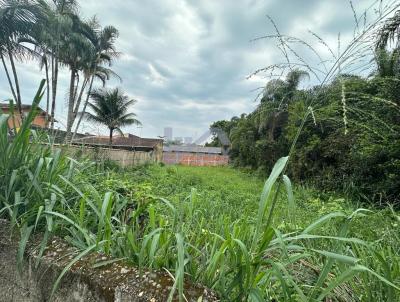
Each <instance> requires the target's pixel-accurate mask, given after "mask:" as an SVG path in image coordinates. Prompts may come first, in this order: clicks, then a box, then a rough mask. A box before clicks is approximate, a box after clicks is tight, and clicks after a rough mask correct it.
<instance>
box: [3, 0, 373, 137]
mask: <svg viewBox="0 0 400 302" xmlns="http://www.w3.org/2000/svg"><path fill="white" fill-rule="evenodd" d="M353 2H354V5H355V9H356V10H357V11H358V12H359V13H361V12H362V10H363V9H364V8H365V7H367V6H368V5H369V4H370V3H371V0H362V1H361V0H355V1H353ZM80 10H81V13H82V14H83V15H84V16H86V17H90V16H92V15H97V17H98V18H99V20H100V21H101V23H102V24H103V25H109V24H110V25H114V26H115V27H117V28H118V29H119V31H120V37H119V39H118V42H117V47H118V50H119V51H121V52H122V53H123V56H122V57H121V58H120V59H119V60H118V62H116V63H115V64H114V66H113V68H114V70H115V71H116V72H117V73H118V74H119V75H120V76H121V77H122V78H123V82H122V83H118V82H110V83H109V86H120V87H122V88H123V89H124V90H125V91H126V93H127V94H129V95H130V96H131V97H132V98H135V99H137V100H138V103H137V105H135V108H134V111H135V112H136V113H137V115H138V118H139V120H140V121H142V123H143V128H142V129H138V128H136V127H128V128H126V129H125V130H126V131H129V132H131V133H135V134H140V133H141V134H142V135H144V136H157V135H162V134H163V128H164V127H173V129H174V136H193V137H196V136H199V135H201V134H202V133H203V132H204V131H206V130H207V129H208V126H209V125H210V123H212V122H213V121H216V120H220V119H230V118H231V117H232V116H234V115H239V114H241V113H243V112H250V111H252V110H253V108H254V106H255V105H256V103H255V102H254V98H255V97H256V95H257V91H255V89H257V88H259V87H261V86H263V85H264V84H265V79H264V78H262V77H255V78H252V79H250V80H247V79H246V77H247V76H248V75H249V74H251V73H252V72H253V71H255V70H257V69H258V68H261V67H264V66H267V65H269V64H273V63H275V62H280V61H281V59H280V57H279V56H280V54H279V52H278V51H277V49H276V48H275V47H274V44H273V43H272V42H271V41H267V40H260V41H257V42H251V40H252V39H254V38H257V37H260V36H263V35H267V34H272V33H273V32H274V31H273V27H272V25H271V23H270V22H269V21H268V19H267V17H266V16H267V15H269V16H271V17H272V18H273V19H274V20H275V21H276V24H277V25H278V27H279V29H280V31H281V32H282V33H285V34H289V35H294V36H297V37H309V36H307V35H306V34H307V30H312V31H314V32H317V33H318V34H319V35H321V36H323V37H324V39H325V40H326V41H328V42H332V43H333V44H335V43H336V41H337V35H338V32H341V35H342V36H344V37H345V36H346V35H348V36H351V33H352V31H353V28H354V19H353V13H352V10H351V9H350V4H349V2H348V0H235V1H232V0H202V1H198V0H162V1H161V0H151V1H150V0H146V1H137V0H112V1H111V0H101V1H100V0H85V1H81V3H80ZM333 47H335V46H333ZM18 68H19V69H18V70H19V74H20V77H21V85H22V88H23V89H22V90H23V91H22V94H23V98H24V103H29V102H30V101H31V99H32V96H33V95H34V92H35V89H36V88H37V85H38V83H39V80H40V78H41V77H43V76H42V75H41V73H40V71H39V69H38V67H37V63H35V62H31V63H29V64H24V65H19V66H18ZM0 83H1V86H0V99H6V98H8V97H9V90H8V86H7V85H6V81H5V76H4V73H3V71H2V70H1V72H0ZM67 83H68V74H67V73H66V71H65V72H63V73H62V76H61V86H60V88H59V99H58V101H57V110H56V113H57V118H58V120H60V122H61V123H62V122H63V121H65V116H66V104H65V95H66V91H67V89H66V86H67ZM84 126H85V127H84V130H86V131H90V132H92V133H96V132H101V131H103V130H104V128H101V127H100V128H99V127H98V126H93V125H90V124H88V123H85V125H84Z"/></svg>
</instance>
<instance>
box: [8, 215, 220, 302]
mask: <svg viewBox="0 0 400 302" xmlns="http://www.w3.org/2000/svg"><path fill="white" fill-rule="evenodd" d="M9 225H10V223H9V222H8V221H4V220H0V301H4V302H11V301H12V302H42V301H54V302H80V301H88V302H97V301H104V302H113V301H118V302H128V301H133V302H134V301H138V302H142V301H143V302H144V301H153V302H155V301H167V300H168V296H169V293H170V290H171V288H172V285H173V280H172V278H171V277H170V276H169V275H168V274H167V273H166V272H164V271H149V270H146V269H144V270H143V271H142V274H140V273H139V269H138V268H136V267H132V266H129V265H127V264H126V263H123V262H114V263H112V264H108V265H106V266H102V267H97V268H94V267H93V265H94V264H96V263H99V262H101V261H109V260H111V258H109V257H107V256H105V255H101V254H98V253H92V254H89V255H86V256H84V257H83V258H82V259H81V260H79V261H78V262H76V263H75V264H74V265H73V266H72V267H71V268H70V269H69V270H68V271H67V272H66V274H65V275H64V277H63V279H62V280H61V282H60V286H59V288H58V290H57V291H56V292H55V294H54V296H53V298H52V299H51V300H50V295H51V291H52V288H53V285H54V282H55V280H56V279H57V278H58V276H59V275H60V273H61V272H62V270H63V269H64V267H66V266H67V265H68V263H70V261H71V259H73V258H74V257H76V255H78V254H79V251H78V250H77V249H76V248H73V247H71V246H69V245H68V244H67V243H66V242H64V241H63V240H61V239H59V238H52V239H51V241H50V242H49V245H48V246H47V248H46V250H45V252H44V254H43V256H42V257H41V258H40V262H39V265H38V266H36V262H37V261H38V260H39V258H38V256H37V255H38V250H39V247H40V239H41V237H40V235H39V236H37V238H36V239H33V240H30V242H28V247H27V253H26V255H25V257H24V263H23V265H22V267H21V270H20V271H18V270H17V263H16V255H17V251H18V239H17V238H14V237H13V236H11V231H10V228H9ZM184 292H185V296H186V299H187V301H189V302H197V301H203V302H207V301H208V302H211V301H219V300H218V299H217V297H216V296H215V294H214V293H213V292H212V291H210V290H209V289H207V288H205V287H203V286H200V285H195V284H192V283H189V282H185V284H184ZM173 301H178V297H177V296H175V297H174V299H173Z"/></svg>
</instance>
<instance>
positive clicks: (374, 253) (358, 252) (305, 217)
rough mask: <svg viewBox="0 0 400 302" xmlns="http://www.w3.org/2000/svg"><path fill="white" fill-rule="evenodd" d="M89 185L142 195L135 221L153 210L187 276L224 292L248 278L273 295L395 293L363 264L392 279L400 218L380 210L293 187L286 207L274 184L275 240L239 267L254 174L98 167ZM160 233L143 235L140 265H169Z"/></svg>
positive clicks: (251, 224) (379, 296)
mask: <svg viewBox="0 0 400 302" xmlns="http://www.w3.org/2000/svg"><path fill="white" fill-rule="evenodd" d="M96 186H97V187H98V188H102V189H103V190H104V192H106V191H115V192H117V193H118V192H119V194H121V193H122V194H133V196H134V198H135V199H136V200H140V199H141V200H142V201H144V200H146V208H147V210H146V211H147V212H148V213H150V218H149V215H148V214H143V221H148V220H150V225H151V224H157V223H155V220H157V218H154V217H158V219H160V220H159V225H160V226H161V227H163V228H169V231H171V230H175V232H179V233H180V234H182V236H183V238H184V242H185V243H184V249H185V255H186V256H185V257H187V258H186V261H187V264H186V265H185V271H186V273H187V276H186V278H191V279H194V280H197V281H200V282H202V283H204V284H206V285H208V286H210V287H212V288H214V289H216V290H217V291H218V292H219V293H220V294H221V295H222V297H224V298H225V299H228V300H229V299H234V298H235V299H236V298H237V297H238V296H240V294H241V293H243V292H245V290H246V289H245V286H248V287H249V288H250V289H247V290H249V292H250V293H251V292H252V290H251V288H253V287H254V288H256V287H257V282H258V286H260V284H262V285H263V286H262V287H261V288H262V289H263V290H265V291H271V292H270V293H269V294H270V296H271V297H276V298H278V300H279V299H281V298H282V297H285V299H294V300H295V301H297V300H304V301H308V300H307V299H310V297H311V296H309V295H313V296H315V297H316V299H317V298H318V297H322V296H323V295H324V294H327V293H328V292H331V293H330V294H329V295H331V296H335V297H336V298H337V299H338V300H339V301H386V299H398V293H397V292H396V290H394V289H393V288H391V287H390V286H389V285H388V284H386V283H385V282H384V281H382V280H380V279H379V277H377V276H374V273H371V272H367V269H365V268H364V265H365V267H368V268H369V269H371V270H373V271H374V272H376V273H378V274H379V275H380V276H382V277H384V278H386V279H387V280H388V281H390V282H393V283H395V284H397V285H399V282H400V278H399V277H400V276H399V268H398V261H399V259H400V258H399V250H400V244H399V242H400V241H399V237H398V223H399V216H398V215H397V214H396V213H395V212H392V211H391V210H389V209H386V210H371V209H369V210H366V209H364V210H357V207H355V202H354V201H348V200H346V199H344V198H340V197H338V196H335V195H334V194H330V193H319V192H317V191H315V190H312V189H308V188H305V187H302V186H296V185H293V188H294V200H295V206H293V205H290V204H289V202H288V196H287V191H286V189H285V188H284V187H282V188H281V192H280V194H279V197H278V201H277V206H276V211H275V212H274V214H273V223H272V226H273V228H274V232H275V236H276V238H275V239H273V240H272V242H270V246H269V247H267V248H266V249H265V250H264V251H263V255H262V257H261V258H260V259H263V262H264V260H265V262H264V263H263V265H261V266H262V267H261V268H260V270H259V271H258V272H257V273H256V274H253V270H254V269H255V267H256V266H257V263H251V264H250V265H249V267H246V265H247V264H246V261H250V262H251V261H254V260H255V259H256V253H255V252H254V251H252V250H251V246H252V239H253V235H254V232H255V231H254V228H255V226H256V225H257V217H258V211H259V202H260V195H261V192H262V189H263V186H264V181H262V180H261V179H260V178H257V177H255V176H252V175H250V174H247V173H243V172H240V171H238V170H235V169H233V168H211V167H184V166H170V167H161V166H147V167H140V168H137V169H134V170H127V171H111V172H107V173H106V174H105V175H104V176H103V177H101V178H100V179H99V178H97V184H96ZM149 196H153V197H154V198H151V197H149ZM155 197H160V198H163V199H166V200H168V201H169V202H170V204H169V206H166V205H165V202H163V201H162V200H160V199H158V198H155ZM172 208H173V209H174V210H171V209H172ZM153 216H154V217H153ZM174 220H176V222H177V223H176V224H175V222H173V221H174ZM154 230H156V227H155V226H154ZM160 232H162V231H160ZM149 233H151V232H150V231H149ZM296 235H297V237H296ZM300 237H301V238H300ZM160 238H161V237H158V236H156V237H152V238H149V243H148V245H149V247H150V246H151V247H150V248H149V249H150V250H151V249H153V252H150V256H149V257H150V258H152V257H153V259H152V260H149V262H148V264H150V265H152V266H154V267H156V268H157V267H158V268H160V267H163V266H165V265H166V263H168V262H169V263H174V259H173V257H174V256H173V254H164V253H163V249H162V248H160V249H158V252H156V251H155V250H154V249H157V247H156V246H157V244H158V243H157V242H158V241H159V240H160ZM150 241H151V243H150ZM241 244H243V246H242V245H241ZM157 253H159V258H157ZM145 258H146V257H145ZM157 259H158V260H157ZM167 259H168V260H167ZM241 266H242V267H241ZM247 270H249V271H247ZM324 274H326V276H324ZM354 275H356V277H354ZM241 287H242V288H241ZM319 287H322V288H319ZM253 292H254V295H255V296H254V297H256V295H257V293H256V291H253ZM260 294H261V292H260ZM254 299H256V298H254ZM310 301H311V300H310ZM387 301H395V300H387Z"/></svg>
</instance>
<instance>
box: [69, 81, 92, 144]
mask: <svg viewBox="0 0 400 302" xmlns="http://www.w3.org/2000/svg"><path fill="white" fill-rule="evenodd" d="M88 82H89V79H87V78H85V79H84V80H83V83H82V86H81V89H80V91H79V95H75V98H74V100H75V109H74V110H73V111H72V117H71V121H70V122H71V134H70V136H69V140H68V143H72V141H73V139H74V134H75V132H74V134H72V126H73V125H74V123H75V120H76V116H77V115H78V111H79V107H80V106H81V103H82V96H83V92H84V91H85V88H86V86H87V83H88ZM76 85H78V84H76ZM76 90H78V87H77V89H76ZM76 93H77V91H75V94H76Z"/></svg>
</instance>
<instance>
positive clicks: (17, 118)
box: [3, 109, 48, 129]
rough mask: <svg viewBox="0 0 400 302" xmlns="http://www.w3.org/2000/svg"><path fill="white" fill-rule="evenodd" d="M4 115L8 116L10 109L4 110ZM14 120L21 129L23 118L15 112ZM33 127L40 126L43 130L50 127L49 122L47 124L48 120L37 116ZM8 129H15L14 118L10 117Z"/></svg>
mask: <svg viewBox="0 0 400 302" xmlns="http://www.w3.org/2000/svg"><path fill="white" fill-rule="evenodd" d="M3 113H4V114H8V109H3ZM24 113H28V112H27V111H24ZM14 120H15V126H16V127H17V128H19V127H20V126H21V116H20V114H19V113H18V112H14ZM32 125H34V126H38V127H41V128H46V127H47V126H48V122H46V118H45V116H43V115H37V116H36V117H35V118H34V120H33V122H32ZM8 127H9V128H10V129H12V128H14V121H13V118H12V117H11V116H10V118H9V119H8Z"/></svg>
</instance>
